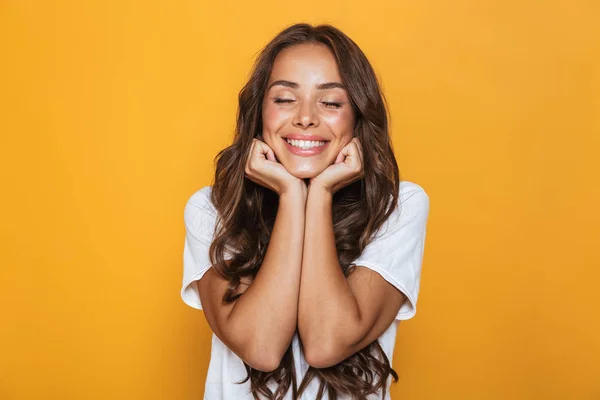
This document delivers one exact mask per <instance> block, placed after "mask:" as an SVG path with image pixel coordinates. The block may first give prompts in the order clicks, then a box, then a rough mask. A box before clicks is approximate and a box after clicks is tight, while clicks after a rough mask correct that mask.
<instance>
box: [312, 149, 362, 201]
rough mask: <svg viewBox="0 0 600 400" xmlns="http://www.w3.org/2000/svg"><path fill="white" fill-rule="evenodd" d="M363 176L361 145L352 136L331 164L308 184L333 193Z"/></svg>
mask: <svg viewBox="0 0 600 400" xmlns="http://www.w3.org/2000/svg"><path fill="white" fill-rule="evenodd" d="M363 176H364V172H363V151H362V146H361V144H360V141H359V140H358V138H353V139H352V140H351V141H350V143H348V144H347V145H346V146H344V147H343V148H342V150H341V151H340V153H339V154H338V156H337V157H336V159H335V163H334V164H333V165H330V166H329V167H327V168H326V169H325V170H324V171H323V172H321V173H320V174H319V175H317V176H315V177H314V178H312V179H311V180H310V186H311V187H314V186H319V187H321V188H323V189H325V190H326V191H328V192H329V193H331V194H332V195H333V194H334V193H335V192H337V191H338V190H340V189H341V188H343V187H344V186H347V185H349V184H351V183H352V182H354V181H356V180H358V179H360V178H362V177H363Z"/></svg>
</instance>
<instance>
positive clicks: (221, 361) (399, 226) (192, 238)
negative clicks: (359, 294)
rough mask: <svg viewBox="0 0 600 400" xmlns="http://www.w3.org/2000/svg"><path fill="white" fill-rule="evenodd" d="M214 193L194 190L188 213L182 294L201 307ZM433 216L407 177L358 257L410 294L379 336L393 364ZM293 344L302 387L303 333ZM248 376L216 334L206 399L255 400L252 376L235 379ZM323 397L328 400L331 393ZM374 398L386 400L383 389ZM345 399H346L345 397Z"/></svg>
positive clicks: (313, 389)
mask: <svg viewBox="0 0 600 400" xmlns="http://www.w3.org/2000/svg"><path fill="white" fill-rule="evenodd" d="M210 191H211V187H210V186H206V187H204V188H202V189H200V190H198V191H197V192H196V193H194V194H193V195H192V196H191V197H190V199H189V200H188V202H187V204H186V206H185V211H184V220H185V227H186V237H185V244H184V251H183V286H182V288H181V297H182V299H183V301H184V302H185V303H186V304H187V305H189V306H191V307H193V308H197V309H199V310H201V309H202V304H201V303H200V296H199V295H198V290H197V287H196V284H195V283H194V282H195V281H198V280H199V279H200V278H202V276H203V275H204V273H205V272H206V271H207V270H208V269H209V268H210V267H211V263H210V260H209V254H208V248H209V246H210V244H211V242H212V239H213V232H214V227H215V223H216V217H217V212H216V210H215V208H214V206H213V204H212V202H211V201H210ZM428 215H429V197H428V195H427V194H426V193H425V191H424V190H423V188H421V187H420V186H419V185H417V184H416V183H412V182H409V181H401V182H400V196H399V201H398V207H396V208H395V210H394V212H393V213H392V214H391V215H390V217H389V218H388V220H387V221H386V222H384V224H383V225H382V226H381V228H380V229H379V231H378V232H377V234H376V235H375V237H374V238H373V239H372V241H371V243H369V244H368V245H367V246H366V247H365V249H364V250H363V253H362V254H361V255H360V256H359V257H358V258H357V259H356V260H355V261H354V263H355V264H356V265H359V266H364V267H368V268H370V269H372V270H373V271H376V272H377V273H379V274H380V275H381V276H382V277H383V278H384V279H385V280H386V281H388V282H389V283H391V284H392V285H394V287H396V288H397V289H398V290H400V291H401V292H402V293H404V294H405V295H406V297H407V301H405V302H404V304H403V305H402V307H401V308H400V311H399V312H398V314H397V315H396V319H395V320H394V321H393V323H392V324H391V325H390V327H389V328H388V329H387V330H386V331H385V332H384V333H383V335H381V336H380V337H379V339H378V340H379V343H380V345H381V347H382V348H383V351H384V352H385V354H386V355H387V357H388V359H389V361H390V363H391V362H392V356H393V352H394V344H395V340H396V329H397V327H398V324H399V321H400V320H406V319H409V318H412V317H413V316H414V315H415V313H416V304H417V296H418V294H419V281H420V277H421V262H422V259H423V250H424V246H425V231H426V224H427V218H428ZM292 346H293V355H294V363H295V367H296V375H297V384H298V385H299V384H300V382H301V380H302V378H303V377H304V374H305V373H306V370H307V369H308V367H309V366H308V364H307V363H306V361H305V359H304V356H303V354H302V351H301V348H300V343H299V341H298V335H297V334H296V335H294V338H293V340H292ZM245 378H246V369H245V368H244V364H243V362H242V360H241V359H240V358H239V357H238V356H237V355H236V354H235V353H234V352H232V351H231V350H229V348H228V347H227V346H225V344H223V342H222V341H221V340H219V338H218V337H217V336H216V335H215V334H214V333H213V336H212V347H211V357H210V364H209V367H208V375H207V377H206V386H205V392H204V399H205V400H244V399H249V400H252V395H251V394H250V380H248V381H246V382H245V383H243V384H236V383H235V382H239V381H241V380H243V379H245ZM390 383H391V376H390V377H389V379H388V383H387V387H388V389H387V394H386V400H388V399H389V398H390V395H389V385H390ZM270 387H271V389H272V390H273V391H274V390H275V387H274V386H270ZM318 388H319V381H318V379H317V378H314V379H313V380H312V381H311V383H310V385H309V386H308V388H307V390H305V391H304V392H303V394H302V400H314V399H315V398H316V393H317V391H318ZM291 398H292V397H291V388H290V390H288V392H287V394H286V396H285V399H286V400H288V399H290V400H291ZM323 399H327V392H326V391H325V394H324V396H323ZM369 399H373V400H375V399H378V400H380V399H381V393H380V394H379V396H372V397H370V398H369ZM340 400H342V397H341V396H340Z"/></svg>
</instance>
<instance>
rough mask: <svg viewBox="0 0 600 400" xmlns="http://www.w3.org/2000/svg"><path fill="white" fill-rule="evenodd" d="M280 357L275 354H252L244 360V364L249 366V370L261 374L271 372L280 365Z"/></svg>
mask: <svg viewBox="0 0 600 400" xmlns="http://www.w3.org/2000/svg"><path fill="white" fill-rule="evenodd" d="M281 360H282V357H279V356H278V355H276V354H266V353H263V354H253V355H250V356H249V357H245V358H244V362H245V363H246V364H248V366H250V368H252V369H255V370H258V371H262V372H273V371H275V370H276V369H277V368H279V366H280V365H281Z"/></svg>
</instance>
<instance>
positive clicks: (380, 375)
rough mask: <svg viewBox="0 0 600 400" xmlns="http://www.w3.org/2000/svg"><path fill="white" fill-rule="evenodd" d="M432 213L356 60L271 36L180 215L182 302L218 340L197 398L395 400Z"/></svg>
mask: <svg viewBox="0 0 600 400" xmlns="http://www.w3.org/2000/svg"><path fill="white" fill-rule="evenodd" d="M428 213H429V198H428V196H427V194H426V193H425V191H424V190H423V189H422V188H421V187H420V186H418V185H417V184H415V183H412V182H408V181H402V182H401V181H400V178H399V173H398V166H397V164H396V160H395V158H394V154H393V151H392V146H391V140H390V136H389V131H388V119H387V111H386V107H385V103H384V98H383V95H382V93H381V90H380V87H379V84H378V81H377V78H376V76H375V73H374V72H373V69H372V67H371V65H370V64H369V62H368V60H367V58H366V57H365V55H364V54H363V53H362V51H361V50H360V49H359V48H358V46H357V45H356V44H355V43H354V42H353V41H352V40H351V39H350V38H348V37H347V36H346V35H344V34H343V33H342V32H340V31H339V30H338V29H336V28H334V27H332V26H330V25H320V26H316V27H313V26H310V25H307V24H297V25H293V26H291V27H289V28H287V29H285V30H283V31H282V32H281V33H279V34H278V35H277V36H276V37H275V38H274V39H273V40H272V41H271V42H270V43H269V44H268V45H267V46H266V47H265V49H264V50H263V51H262V52H261V53H260V55H259V56H258V59H257V61H256V64H255V67H254V69H253V72H252V75H251V77H250V79H249V81H248V83H247V84H246V85H245V86H244V88H243V89H242V91H241V92H240V95H239V110H238V116H237V129H236V133H235V138H234V141H233V144H232V145H231V146H229V147H227V148H226V149H224V150H222V151H221V152H220V153H219V154H218V155H217V162H216V175H215V179H214V184H213V186H212V187H204V188H202V189H200V190H198V191H197V192H196V193H194V194H193V195H192V196H191V198H190V199H189V201H188V202H187V204H186V207H185V212H184V216H185V224H186V232H187V234H186V239H185V246H184V276H183V287H182V291H181V295H182V298H183V300H184V301H185V302H186V303H187V304H188V305H190V306H191V307H194V308H198V309H203V310H204V315H205V316H206V319H207V321H208V324H209V325H210V327H211V328H212V330H213V332H214V334H213V339H212V350H211V359H210V365H209V370H208V376H207V379H206V389H205V399H208V400H218V399H226V400H234V399H235V400H238V399H253V398H254V399H259V398H267V399H285V400H287V399H306V400H314V399H389V390H388V389H389V385H390V383H391V379H392V377H393V378H394V380H396V381H397V380H398V376H397V374H396V372H395V371H394V370H393V369H392V367H391V363H390V360H391V359H392V354H393V350H394V342H395V338H396V329H397V325H398V321H399V320H406V319H409V318H412V317H413V316H414V315H415V311H416V309H415V305H416V301H417V295H418V292H419V280H420V275H421V261H422V257H423V249H424V243H425V229H426V223H427V217H428Z"/></svg>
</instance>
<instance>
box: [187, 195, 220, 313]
mask: <svg viewBox="0 0 600 400" xmlns="http://www.w3.org/2000/svg"><path fill="white" fill-rule="evenodd" d="M183 214H184V222H185V242H184V247H183V282H182V288H181V298H182V299H183V301H184V302H185V303H186V304H187V305H189V306H190V307H193V308H197V309H199V310H201V309H202V303H201V302H200V295H199V294H198V288H197V287H196V284H195V283H194V282H196V281H198V280H200V278H202V276H203V275H204V274H205V273H206V271H208V269H209V268H210V267H211V262H210V258H209V247H210V244H211V243H212V241H213V235H214V228H215V224H216V219H217V212H216V210H215V208H214V206H213V205H212V202H211V201H210V187H208V186H207V187H204V188H202V189H200V190H198V191H197V192H196V193H194V194H193V195H192V196H191V197H190V199H189V200H188V201H187V204H186V205H185V210H184V213H183Z"/></svg>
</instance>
